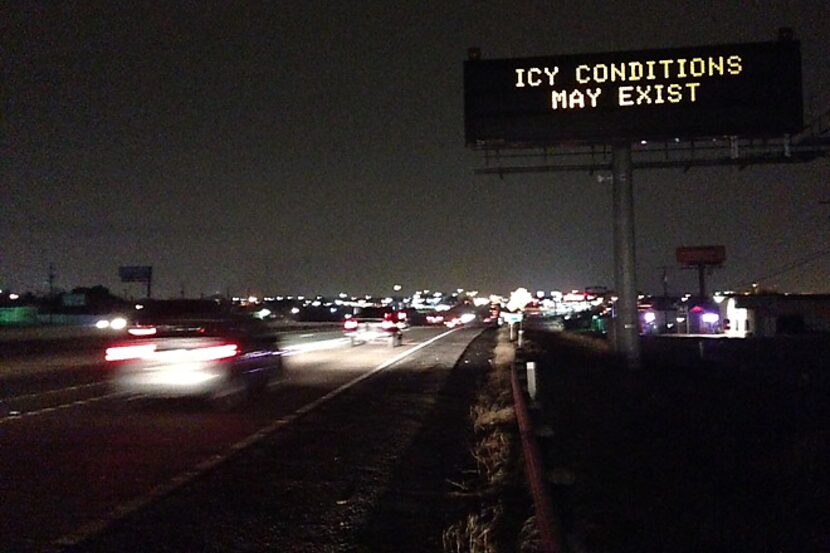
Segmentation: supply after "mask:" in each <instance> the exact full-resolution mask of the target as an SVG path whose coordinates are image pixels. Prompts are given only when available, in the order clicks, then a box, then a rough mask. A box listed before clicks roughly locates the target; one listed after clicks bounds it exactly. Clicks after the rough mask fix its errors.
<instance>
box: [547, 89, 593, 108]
mask: <svg viewBox="0 0 830 553" xmlns="http://www.w3.org/2000/svg"><path fill="white" fill-rule="evenodd" d="M600 94H602V89H601V88H594V89H591V88H586V89H585V90H584V91H583V90H580V89H578V88H575V89H573V90H571V91H570V92H568V91H567V90H552V91H551V93H550V102H551V108H553V109H554V110H560V109H573V108H579V109H583V108H585V107H587V106H590V107H592V108H595V107H597V103H598V101H599V96H600ZM586 97H587V99H588V100H587V104H586Z"/></svg>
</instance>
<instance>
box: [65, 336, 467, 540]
mask: <svg viewBox="0 0 830 553" xmlns="http://www.w3.org/2000/svg"><path fill="white" fill-rule="evenodd" d="M459 330H461V328H454V329H452V330H449V331H447V332H444V333H442V334H439V335H438V336H435V337H433V338H430V339H429V340H427V341H426V342H423V343H421V344H418V345H417V346H414V347H412V348H410V349H408V350H406V351H404V352H402V353H400V354H398V355H396V356H395V357H393V358H391V359H389V360H387V361H384V362H383V363H381V364H380V365H378V366H377V367H375V368H374V369H372V370H371V371H369V372H368V373H365V374H363V375H361V376H359V377H357V378H355V379H353V380H350V381H349V382H346V383H345V384H343V385H341V386H339V387H337V388H335V389H334V390H332V391H331V392H329V393H327V394H325V395H324V396H322V397H320V398H318V399H316V400H314V401H312V402H311V403H308V404H306V405H304V406H302V407H300V408H299V409H297V410H295V411H294V412H293V413H290V414H288V415H285V416H283V417H281V418H279V419H277V420H275V421H274V422H272V423H270V424H268V425H267V426H264V427H262V428H260V429H259V430H257V431H256V432H254V433H253V434H251V435H249V436H247V437H245V438H243V439H242V440H239V441H238V442H236V443H234V444H233V445H231V446H230V447H229V448H228V450H227V451H226V452H224V453H216V454H214V455H210V456H209V457H207V458H205V459H203V460H202V461H200V462H198V463H197V464H195V465H194V466H193V467H192V468H190V469H187V470H185V471H183V472H181V473H179V474H177V475H176V476H174V477H172V478H171V479H169V480H168V481H167V482H165V483H163V484H158V485H156V486H153V487H152V488H150V490H149V491H147V492H145V493H144V494H142V495H139V496H137V497H135V498H133V499H130V500H128V501H126V502H124V503H121V504H120V505H118V506H116V507H114V508H113V509H112V511H111V514H110V515H108V516H103V517H99V518H97V519H93V520H91V521H89V522H87V523H86V524H83V525H82V526H80V527H79V528H78V529H77V530H75V531H74V532H71V533H69V534H66V535H64V536H61V537H60V538H58V539H56V540H54V541H53V542H52V543H51V546H52V549H51V550H50V551H55V552H58V551H62V550H63V549H65V548H69V547H74V546H77V545H79V544H80V543H82V542H84V541H86V540H88V539H90V538H92V537H93V536H95V535H96V534H100V533H101V532H103V531H104V530H106V529H107V528H108V527H109V526H111V525H112V524H114V523H116V522H118V521H120V520H122V519H124V518H126V517H127V516H129V515H132V514H133V513H135V512H136V511H139V510H141V509H143V508H145V507H147V506H149V505H150V504H152V503H154V502H156V501H158V500H160V499H162V498H163V497H165V496H167V495H170V494H171V493H173V492H174V491H176V490H177V489H179V488H181V487H183V486H185V485H186V484H189V483H190V482H192V481H194V480H195V479H197V478H199V477H201V476H203V475H204V474H205V473H207V472H209V471H211V470H213V469H215V468H216V467H217V466H219V465H220V464H222V463H224V462H226V461H227V460H228V459H230V458H231V457H233V456H234V455H236V454H238V453H239V452H240V451H242V450H244V449H247V448H249V447H251V446H253V445H254V444H256V443H258V442H260V441H262V440H264V439H265V438H268V437H269V436H271V435H272V434H275V433H276V432H277V431H278V430H280V429H282V428H284V427H287V426H289V425H290V424H292V423H294V422H296V421H298V420H299V419H300V418H302V417H303V416H305V415H307V414H309V413H310V412H311V411H313V410H314V409H317V408H319V407H320V406H322V405H323V404H325V403H327V402H328V401H331V400H332V399H334V398H335V397H337V396H338V395H340V394H342V393H343V392H345V391H346V390H348V389H350V388H352V387H353V386H355V385H357V384H359V383H360V382H362V381H364V380H366V379H367V378H370V377H371V376H373V375H375V374H377V373H379V372H380V371H382V370H384V369H387V368H389V367H390V366H392V365H394V364H395V363H397V362H399V361H401V360H402V359H405V358H406V357H408V356H410V355H412V354H413V353H415V352H416V351H420V350H422V349H423V348H425V347H427V346H429V345H431V344H433V343H435V342H437V341H438V340H440V339H442V338H445V337H447V336H449V335H450V334H453V333H454V332H458V331H459Z"/></svg>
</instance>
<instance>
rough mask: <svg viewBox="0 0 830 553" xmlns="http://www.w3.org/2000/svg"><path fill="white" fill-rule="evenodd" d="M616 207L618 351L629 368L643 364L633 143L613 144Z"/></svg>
mask: <svg viewBox="0 0 830 553" xmlns="http://www.w3.org/2000/svg"><path fill="white" fill-rule="evenodd" d="M611 166H612V173H613V176H612V181H613V198H614V200H613V211H614V281H615V282H614V285H615V288H616V289H617V297H618V299H617V305H616V309H615V314H616V316H615V319H614V324H615V336H616V343H615V347H616V351H617V353H618V354H620V355H622V356H623V358H624V359H625V363H626V365H627V366H628V367H629V368H639V367H640V321H639V311H638V308H637V265H636V256H635V243H634V183H633V180H632V168H631V144H630V143H619V144H615V145H614V149H613V159H612V163H611Z"/></svg>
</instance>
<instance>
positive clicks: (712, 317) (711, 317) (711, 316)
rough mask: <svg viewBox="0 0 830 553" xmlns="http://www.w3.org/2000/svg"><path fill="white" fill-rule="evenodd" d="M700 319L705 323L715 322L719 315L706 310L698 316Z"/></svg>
mask: <svg viewBox="0 0 830 553" xmlns="http://www.w3.org/2000/svg"><path fill="white" fill-rule="evenodd" d="M700 320H701V321H703V322H704V323H706V324H715V323H717V322H718V321H719V320H720V315H718V314H717V313H711V312H706V313H704V314H703V315H701V316H700Z"/></svg>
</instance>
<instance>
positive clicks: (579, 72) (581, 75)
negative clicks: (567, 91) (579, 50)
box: [576, 65, 591, 84]
mask: <svg viewBox="0 0 830 553" xmlns="http://www.w3.org/2000/svg"><path fill="white" fill-rule="evenodd" d="M590 72H591V68H590V67H588V66H587V65H580V66H579V67H577V68H576V82H578V83H579V84H588V83H589V82H591V78H590V77H586V76H585V73H590Z"/></svg>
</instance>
